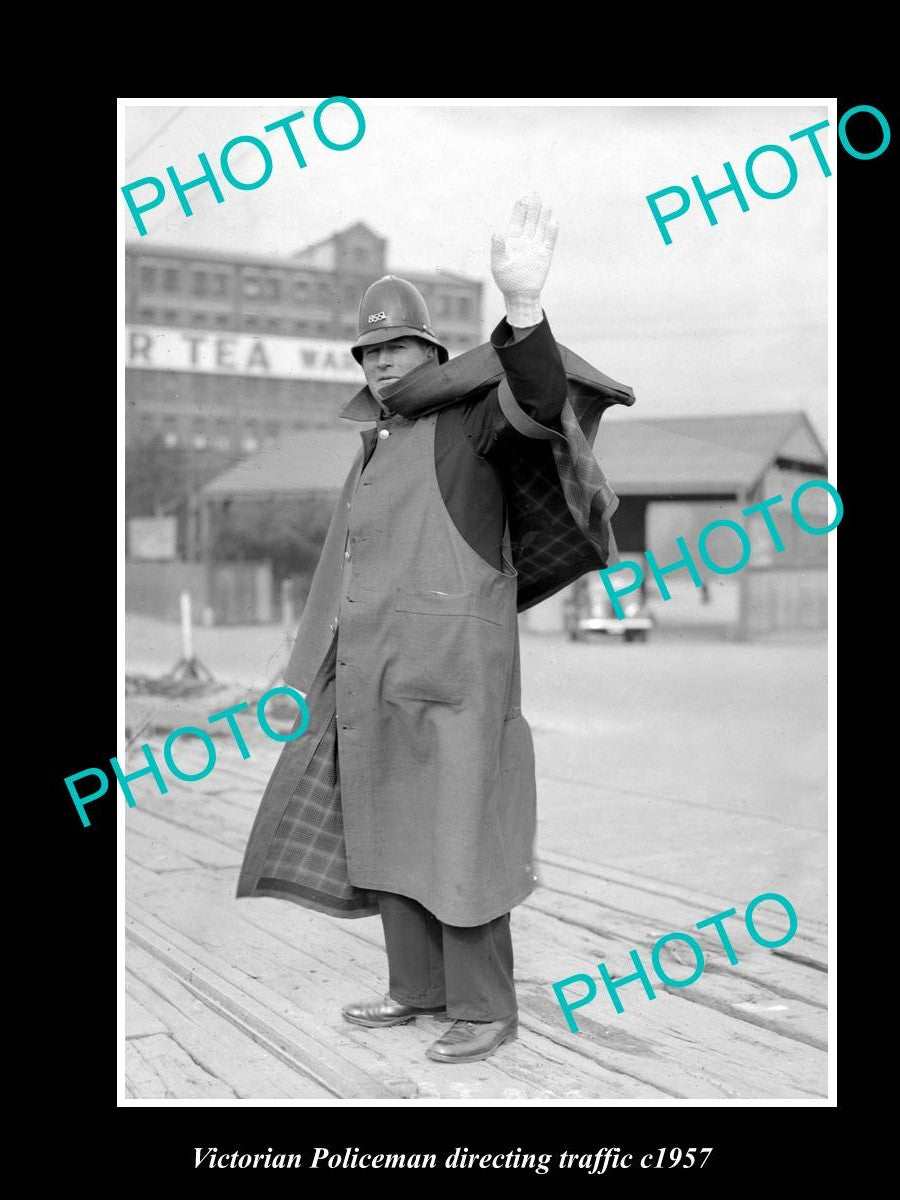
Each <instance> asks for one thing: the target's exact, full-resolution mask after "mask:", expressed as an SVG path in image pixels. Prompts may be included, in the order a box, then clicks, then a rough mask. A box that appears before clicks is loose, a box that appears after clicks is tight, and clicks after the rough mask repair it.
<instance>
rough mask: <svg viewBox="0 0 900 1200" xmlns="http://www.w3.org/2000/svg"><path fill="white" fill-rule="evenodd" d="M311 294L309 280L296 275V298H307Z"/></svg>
mask: <svg viewBox="0 0 900 1200" xmlns="http://www.w3.org/2000/svg"><path fill="white" fill-rule="evenodd" d="M308 295H309V280H308V279H304V278H303V277H302V276H300V275H295V276H294V298H295V299H296V300H305V299H306V297H307V296H308Z"/></svg>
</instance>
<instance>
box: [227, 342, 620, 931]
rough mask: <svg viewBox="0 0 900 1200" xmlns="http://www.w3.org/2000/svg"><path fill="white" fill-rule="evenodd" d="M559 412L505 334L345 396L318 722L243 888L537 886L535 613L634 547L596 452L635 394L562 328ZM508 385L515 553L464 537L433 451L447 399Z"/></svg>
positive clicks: (311, 671)
mask: <svg viewBox="0 0 900 1200" xmlns="http://www.w3.org/2000/svg"><path fill="white" fill-rule="evenodd" d="M558 349H559V352H560V355H561V358H562V363H563V368H564V370H565V374H566V381H567V399H566V401H565V403H564V405H563V410H562V414H561V427H560V428H561V431H560V430H554V429H551V428H548V427H545V426H542V425H539V424H538V423H537V422H536V421H534V420H533V419H532V418H531V417H530V416H529V415H528V414H527V413H526V412H525V411H524V410H523V409H522V408H521V407H520V406H519V405H518V404H517V402H516V400H515V397H514V396H513V394H512V391H511V388H510V386H509V384H508V383H507V381H506V377H505V373H504V369H503V362H502V358H503V349H502V348H501V347H495V345H494V344H493V343H492V344H486V345H483V346H480V347H478V348H477V349H475V350H472V351H469V352H468V353H466V354H463V355H461V356H460V357H458V358H456V359H453V360H451V361H450V362H448V363H446V364H444V365H443V366H435V365H432V364H426V365H425V366H423V367H420V368H417V369H416V370H414V371H412V372H410V374H409V375H407V376H405V377H404V378H403V379H402V380H400V381H399V382H398V383H396V384H394V385H392V387H391V388H389V389H386V390H385V392H384V393H383V396H382V399H383V400H384V402H385V404H386V405H388V406H389V408H390V410H391V411H390V415H389V416H385V415H384V413H383V412H382V411H381V409H380V407H379V405H378V404H377V402H376V401H375V399H374V398H373V396H372V395H371V393H370V392H369V391H368V389H367V388H364V389H362V390H361V391H360V392H359V393H357V395H356V396H355V397H354V398H353V399H352V400H351V401H350V402H349V403H348V404H347V405H346V406H345V407H344V409H343V410H342V413H341V415H342V416H343V417H345V418H348V419H350V420H362V421H373V420H374V421H375V426H374V428H369V429H365V430H363V431H362V434H361V437H362V443H363V444H362V447H361V449H360V452H359V454H358V455H357V458H356V460H355V462H354V463H353V465H352V467H351V469H350V472H349V475H348V476H347V480H346V482H345V484H344V488H343V491H342V493H341V496H340V499H339V501H338V504H337V507H336V509H335V512H334V516H333V518H332V521H331V526H330V528H329V530H328V533H327V535H326V539H325V543H324V546H323V549H322V554H321V558H320V560H319V564H318V567H317V569H316V573H315V576H314V579H313V583H312V587H311V590H310V594H309V598H308V600H307V603H306V607H305V609H304V612H303V616H302V619H301V622H300V626H299V629H298V633H297V639H296V642H295V645H294V649H293V652H292V654H291V658H290V662H289V664H288V667H287V668H286V670H285V675H284V678H285V682H286V683H288V684H289V685H291V686H293V687H296V688H298V689H300V690H301V691H303V692H305V693H307V703H308V707H309V711H310V724H309V727H308V729H307V731H306V733H305V734H304V735H303V736H302V737H301V738H299V739H297V740H296V741H294V742H290V743H287V744H286V746H285V748H284V751H283V752H282V755H281V758H280V759H279V762H278V764H277V766H276V769H275V771H274V773H273V775H272V778H271V780H270V782H269V784H268V786H267V788H266V792H265V795H264V796H263V800H262V803H261V806H260V809H259V812H258V814H257V817H256V821H255V823H254V826H253V830H252V832H251V835H250V839H249V842H248V845H247V850H246V854H245V859H244V864H243V867H242V870H241V875H240V879H239V883H238V891H237V895H238V896H239V897H242V896H276V897H279V898H282V899H288V900H292V901H295V902H297V903H299V904H302V905H304V906H306V907H309V908H313V909H317V910H319V911H323V912H327V913H331V914H333V915H338V916H344V917H358V916H367V915H371V914H375V913H376V912H377V911H378V909H377V903H376V899H375V897H374V896H373V894H372V893H373V892H375V891H386V892H393V893H398V894H401V895H405V896H409V897H411V898H412V899H415V900H417V901H419V903H421V904H422V905H423V906H424V907H425V908H426V909H428V911H429V912H432V913H433V914H434V915H435V916H436V917H438V919H439V920H441V921H444V922H445V923H447V924H450V925H458V926H473V925H481V924H484V923H486V922H487V921H490V920H493V919H494V918H495V917H497V916H499V915H501V914H502V913H505V912H508V911H509V910H510V909H511V908H512V907H513V906H514V905H515V904H518V903H520V902H521V901H522V900H524V899H525V897H526V896H527V895H528V894H529V893H530V892H531V891H532V890H533V888H534V886H535V882H536V880H535V875H534V870H533V857H532V855H533V843H534V832H535V774H534V752H533V745H532V738H531V730H530V728H529V726H528V722H527V721H526V719H525V717H524V716H523V714H522V711H521V700H520V678H519V639H518V622H517V612H519V611H522V610H524V609H526V608H529V607H531V606H532V605H534V604H537V603H538V602H539V601H540V600H543V599H545V598H546V597H547V596H549V595H552V594H553V593H554V592H556V591H559V590H560V589H561V588H562V587H565V586H566V584H568V583H570V582H571V581H572V580H573V579H575V578H577V577H578V576H580V575H582V574H584V572H585V571H587V570H590V569H592V568H594V569H596V568H600V567H603V566H606V565H608V564H609V563H610V562H614V561H615V559H616V548H615V541H614V539H613V536H612V530H611V528H610V524H609V520H610V517H611V516H612V513H613V512H614V511H615V508H616V506H617V504H618V500H617V499H616V497H615V495H614V493H613V492H612V489H611V488H610V487H609V485H608V483H607V482H606V480H605V478H604V476H603V473H602V471H601V469H600V467H599V464H598V463H597V461H596V459H595V458H594V456H593V452H592V450H591V446H592V443H593V440H594V437H595V435H596V432H597V428H598V424H599V420H600V416H601V415H602V413H603V411H604V410H605V409H606V408H607V407H609V406H610V405H611V404H617V403H618V404H626V405H630V404H633V403H634V395H633V393H632V391H631V389H630V388H627V387H625V386H623V385H621V384H617V383H615V382H614V381H613V380H611V379H609V378H608V377H607V376H605V375H603V374H601V373H600V372H599V371H597V370H595V369H594V368H593V367H591V366H590V365H589V364H588V363H586V362H584V361H583V360H582V359H580V358H579V357H578V356H577V355H575V354H573V353H572V352H571V351H568V350H566V349H565V348H564V347H562V346H559V347H558ZM492 388H499V401H500V407H501V410H502V412H503V415H504V417H505V419H506V420H507V421H508V422H509V423H510V424H511V425H512V426H513V427H514V428H515V429H516V430H517V432H518V433H519V434H520V435H522V437H523V438H527V439H529V445H528V446H527V451H528V452H527V453H522V455H521V456H519V455H518V454H517V451H516V446H517V445H523V443H521V442H518V440H517V439H515V438H513V439H511V440H510V442H509V451H508V453H505V454H504V458H503V463H502V472H503V480H504V495H505V498H506V504H507V514H508V524H507V531H506V534H505V536H504V544H503V553H502V568H501V569H499V570H498V569H495V568H494V567H493V566H492V565H490V564H489V563H487V562H486V561H485V560H484V559H482V558H481V556H480V555H479V554H477V553H476V552H475V551H474V550H473V549H472V548H471V547H470V546H469V544H468V543H467V542H466V540H465V539H464V538H463V537H462V535H461V534H460V532H459V531H458V530H457V528H456V526H455V525H454V523H453V521H452V519H451V517H450V515H449V513H448V512H447V510H446V507H445V505H444V502H443V499H442V497H441V493H440V489H439V486H438V481H437V476H436V472H435V461H434V433H435V424H436V421H437V417H438V413H439V412H440V410H441V409H442V408H444V407H446V406H447V405H450V404H454V403H458V402H459V401H460V400H461V399H463V398H467V399H469V400H471V399H472V398H473V396H476V395H477V394H479V393H481V394H484V395H485V396H486V395H487V394H488V393H489V392H490V390H491V389H492Z"/></svg>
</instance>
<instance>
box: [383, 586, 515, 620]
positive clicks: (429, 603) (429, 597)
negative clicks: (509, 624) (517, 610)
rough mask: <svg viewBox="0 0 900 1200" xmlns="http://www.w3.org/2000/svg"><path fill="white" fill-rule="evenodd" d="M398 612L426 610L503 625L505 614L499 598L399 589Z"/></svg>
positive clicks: (428, 613)
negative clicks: (476, 618)
mask: <svg viewBox="0 0 900 1200" xmlns="http://www.w3.org/2000/svg"><path fill="white" fill-rule="evenodd" d="M394 607H395V609H396V611H397V612H401V613H424V614H427V615H429V616H438V617H440V616H448V617H451V616H453V617H478V618H479V619H480V620H482V621H490V622H491V623H492V624H493V625H503V624H504V619H505V614H504V612H503V605H502V602H501V601H500V598H499V597H498V598H497V599H491V598H490V597H487V596H473V595H471V593H469V592H442V591H438V590H436V589H435V590H427V589H425V590H421V591H410V590H404V589H402V588H401V589H399V590H398V592H397V601H396V604H395V605H394Z"/></svg>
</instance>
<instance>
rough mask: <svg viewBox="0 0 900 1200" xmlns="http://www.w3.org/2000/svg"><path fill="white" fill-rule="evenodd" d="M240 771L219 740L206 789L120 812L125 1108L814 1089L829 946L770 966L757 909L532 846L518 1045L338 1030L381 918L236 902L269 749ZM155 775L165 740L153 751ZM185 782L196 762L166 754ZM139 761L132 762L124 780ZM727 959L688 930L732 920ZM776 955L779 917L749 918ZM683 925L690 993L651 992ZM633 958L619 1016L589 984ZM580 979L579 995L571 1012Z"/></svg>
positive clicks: (674, 969)
mask: <svg viewBox="0 0 900 1200" xmlns="http://www.w3.org/2000/svg"><path fill="white" fill-rule="evenodd" d="M248 743H249V744H250V747H251V751H252V756H251V758H250V759H248V760H246V761H241V759H240V757H239V755H238V753H237V750H236V748H235V747H234V745H233V743H231V742H228V743H226V742H224V741H219V738H218V735H217V745H218V746H220V751H219V761H218V762H217V763H216V766H215V768H214V769H213V771H212V772H211V774H210V775H208V776H207V777H206V779H203V780H199V781H197V782H193V783H181V784H175V783H173V784H172V786H171V787H170V791H169V793H168V794H167V795H165V796H159V795H158V794H157V793H156V792H155V789H154V787H153V784H152V781H151V782H150V784H149V786H145V785H146V783H147V781H146V780H141V781H139V782H138V783H136V784H135V785H134V790H135V795H136V797H137V799H138V807H137V808H135V809H131V810H129V811H128V813H127V814H126V826H127V833H126V859H127V861H126V868H125V870H126V909H127V920H126V945H127V951H126V981H127V982H126V993H127V995H126V1013H125V1023H126V1037H127V1053H126V1060H125V1071H126V1094H127V1096H129V1097H132V1098H136V1099H149V1098H163V1099H166V1098H168V1099H190V1100H197V1099H199V1100H203V1099H216V1100H221V1099H225V1100H228V1099H231V1100H236V1099H263V1100H265V1099H273V1100H284V1099H307V1100H312V1101H315V1100H317V1099H323V1100H333V1099H336V1098H337V1099H357V1098H374V1099H379V1098H380V1099H396V1098H409V1099H415V1098H448V1099H470V1098H471V1099H488V1098H498V1099H504V1098H507V1099H535V1100H539V1099H612V1100H626V1099H664V1098H673V1097H676V1098H679V1097H684V1098H691V1099H703V1098H707V1099H754V1098H761V1099H781V1098H796V1099H812V1098H822V1097H824V1096H825V1095H826V1092H827V1080H826V1062H827V1056H826V1024H827V1022H826V999H827V997H826V985H827V974H826V972H827V968H826V937H825V929H824V926H823V925H822V924H821V923H818V922H815V921H811V920H808V919H805V918H804V919H803V920H802V921H801V924H800V928H798V931H797V934H796V935H795V937H794V938H793V939H792V940H791V941H790V942H789V943H788V944H787V945H786V946H785V947H784V948H783V950H778V949H776V950H769V949H766V948H763V947H761V946H759V945H757V944H756V943H755V942H753V941H752V940H751V939H750V937H749V935H748V933H747V930H746V928H745V926H744V922H743V920H742V919H741V918H742V915H743V909H742V907H741V906H742V904H745V903H746V902H747V900H749V899H750V897H741V898H734V897H732V898H728V897H722V896H713V895H709V894H704V893H700V892H695V891H693V890H692V889H691V888H690V887H687V886H682V887H676V886H674V885H672V884H670V883H667V882H664V881H660V880H656V879H652V878H649V877H643V876H641V875H638V874H635V873H634V872H630V871H625V870H622V869H620V868H617V867H615V866H613V865H607V864H602V863H598V862H597V861H595V860H593V859H591V858H590V857H588V856H585V857H583V858H582V857H577V858H576V857H573V856H572V855H571V854H563V853H560V852H558V851H555V850H553V849H552V848H544V849H541V848H540V847H539V878H540V881H541V886H540V887H539V889H538V890H537V891H536V892H535V893H534V895H533V896H532V897H530V899H529V900H528V901H527V902H526V903H525V904H523V905H521V906H520V907H518V908H517V909H516V910H515V911H514V913H513V918H512V920H513V933H514V942H515V948H516V983H517V990H518V994H519V999H520V1034H519V1038H518V1040H517V1041H516V1042H514V1043H512V1044H510V1045H507V1046H504V1047H503V1048H502V1049H501V1050H500V1051H499V1052H498V1053H497V1054H496V1055H494V1056H493V1057H492V1058H491V1059H488V1060H487V1061H485V1062H481V1063H473V1064H469V1065H466V1066H442V1065H440V1064H437V1063H432V1062H430V1061H429V1060H428V1059H426V1058H425V1057H424V1051H425V1049H426V1048H427V1046H428V1045H429V1044H430V1043H431V1042H432V1041H433V1040H434V1039H435V1038H436V1037H438V1036H439V1035H440V1033H441V1031H442V1029H443V1028H445V1026H443V1025H442V1024H441V1023H440V1022H438V1021H437V1020H435V1019H434V1018H430V1017H425V1018H418V1019H417V1020H416V1022H415V1023H414V1024H412V1025H407V1026H400V1027H395V1028H392V1029H385V1030H367V1029H362V1028H359V1027H357V1026H353V1025H350V1024H348V1023H347V1022H345V1021H343V1020H342V1019H341V1016H340V1009H341V1006H342V1005H343V1004H344V1003H346V1002H347V1001H349V1000H354V999H360V998H363V997H365V996H369V995H371V996H375V995H379V994H381V993H382V992H384V991H385V990H386V962H385V957H384V948H383V947H384V943H383V938H382V934H381V926H380V922H378V921H377V920H375V919H363V920H356V921H340V920H336V919H331V918H328V917H325V916H322V915H320V914H316V913H311V912H308V911H306V910H305V909H302V908H300V907H299V906H296V905H292V904H289V903H285V902H284V901H278V900H271V899H259V900H241V901H237V900H235V898H234V891H235V886H236V880H237V872H238V868H239V865H240V861H241V857H242V854H243V850H244V846H245V844H246V841H247V836H248V834H249V830H250V825H251V823H252V820H253V817H254V815H255V813H256V808H257V805H258V803H259V797H260V796H261V794H262V790H263V787H264V786H265V782H266V780H267V779H268V776H269V774H270V772H271V769H272V766H273V764H274V761H275V758H276V756H277V754H278V747H277V746H276V745H274V744H273V743H272V742H268V741H266V740H265V739H264V738H263V737H262V735H261V734H259V732H258V731H254V732H253V734H252V735H251V734H250V733H248ZM150 744H151V745H152V747H153V749H154V751H156V752H157V758H158V761H160V762H162V755H161V752H160V751H161V740H160V739H159V737H158V736H157V735H154V737H153V739H152V740H151V743H150ZM177 760H178V763H179V765H180V766H181V768H182V770H184V771H186V772H190V771H197V770H199V769H200V768H201V767H202V765H203V763H204V762H205V752H204V751H203V750H202V748H201V747H200V746H199V744H197V743H196V742H194V740H193V739H188V738H185V739H182V740H180V741H179V743H178V753H177ZM141 765H143V756H142V755H141V756H139V755H138V754H130V755H129V759H128V763H127V766H128V767H129V768H130V769H136V768H137V767H139V766H141ZM732 906H734V907H737V909H738V915H737V917H734V918H730V919H729V920H728V921H727V922H726V928H727V929H728V931H729V935H730V937H731V940H732V943H733V945H734V949H735V952H736V953H737V956H738V959H739V961H738V963H737V965H735V966H732V965H730V964H729V963H728V959H727V957H726V954H725V951H724V949H723V947H722V944H721V942H720V941H719V939H718V936H717V935H716V933H715V931H714V930H711V929H709V928H707V929H704V930H697V929H696V928H694V927H695V925H696V922H697V921H700V920H702V919H703V918H705V917H707V916H711V915H713V914H714V913H718V912H721V911H722V910H723V909H726V908H729V907H732ZM756 924H757V928H758V929H759V930H760V932H762V933H763V934H765V936H767V937H769V938H773V939H774V938H776V937H778V936H779V935H780V934H782V933H783V932H784V930H785V928H786V920H785V918H784V916H783V914H780V913H778V912H777V911H774V910H767V909H766V908H765V907H760V908H759V909H757V912H756ZM675 930H684V931H688V932H690V933H691V934H692V935H693V936H695V937H696V938H697V940H698V942H700V944H701V946H702V948H703V951H704V956H705V969H704V971H703V974H702V975H701V976H700V978H699V979H698V980H697V982H696V983H694V984H692V985H690V986H688V987H685V988H677V987H674V986H670V985H663V984H662V983H658V981H657V979H656V976H655V973H654V972H653V971H652V967H651V949H652V947H653V945H654V943H655V942H656V941H657V940H658V938H660V937H661V936H663V935H664V934H666V933H669V932H672V931H675ZM632 948H634V949H636V950H637V951H638V952H639V954H640V956H641V959H642V961H643V962H644V963H645V965H646V966H647V968H648V971H649V972H650V974H651V979H652V981H653V986H654V989H655V991H656V994H657V995H656V999H655V1000H652V1001H651V1000H650V999H649V998H648V997H647V996H646V994H645V992H644V990H643V988H642V986H641V985H640V984H639V983H628V984H626V985H624V987H623V989H622V991H621V993H620V995H621V999H622V1002H623V1004H624V1006H625V1011H624V1012H623V1013H621V1014H618V1013H616V1012H615V1010H614V1008H613V1005H612V1003H611V1001H610V999H609V997H608V995H607V994H606V990H605V988H604V986H603V984H602V983H601V982H600V980H599V978H598V975H597V964H598V963H599V962H605V963H606V964H607V966H608V967H609V970H610V972H611V974H612V976H613V977H614V978H621V977H622V976H624V975H627V974H631V973H632V972H633V970H634V967H633V964H632V962H631V958H630V955H629V951H630V950H631V949H632ZM662 963H663V966H664V968H665V970H666V971H667V973H669V974H670V975H671V976H672V977H673V978H685V977H687V976H688V975H689V974H690V973H691V971H692V969H693V965H694V960H693V956H692V955H691V954H690V952H689V951H688V950H687V948H686V946H685V945H684V944H683V943H674V944H670V946H668V947H667V948H666V950H665V951H664V952H663V955H662ZM576 974H584V975H588V976H592V977H593V980H594V983H595V984H596V988H597V994H596V997H595V999H594V1000H593V1001H592V1002H591V1003H590V1004H587V1005H585V1006H583V1007H581V1008H578V1009H577V1010H575V1013H574V1015H575V1020H576V1022H577V1024H578V1028H579V1032H578V1033H572V1032H570V1030H569V1028H568V1026H567V1024H566V1021H565V1018H564V1016H563V1014H562V1012H561V1010H560V1008H559V1005H558V1004H557V1002H556V999H555V997H554V993H553V991H552V988H551V984H552V982H553V981H556V980H563V979H566V978H568V977H570V976H573V975H576ZM586 986H587V985H586V984H581V983H579V984H575V985H572V988H571V990H570V992H569V994H570V996H572V997H573V998H574V997H580V996H582V995H584V994H585V992H586Z"/></svg>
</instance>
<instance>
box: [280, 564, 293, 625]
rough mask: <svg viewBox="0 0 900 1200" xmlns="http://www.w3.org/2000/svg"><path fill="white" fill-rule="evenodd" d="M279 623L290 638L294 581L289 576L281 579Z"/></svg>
mask: <svg viewBox="0 0 900 1200" xmlns="http://www.w3.org/2000/svg"><path fill="white" fill-rule="evenodd" d="M281 624H282V627H283V628H284V636H285V637H286V638H287V639H288V640H290V639H291V638H292V637H293V635H294V581H293V579H291V578H290V577H288V578H287V579H282V581H281Z"/></svg>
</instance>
